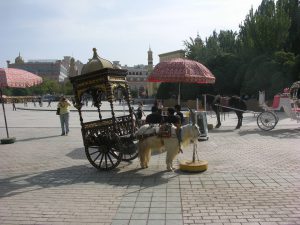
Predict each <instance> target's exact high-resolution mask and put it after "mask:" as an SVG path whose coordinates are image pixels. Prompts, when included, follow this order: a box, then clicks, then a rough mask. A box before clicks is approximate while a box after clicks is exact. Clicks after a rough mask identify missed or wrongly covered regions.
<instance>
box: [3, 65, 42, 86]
mask: <svg viewBox="0 0 300 225" xmlns="http://www.w3.org/2000/svg"><path fill="white" fill-rule="evenodd" d="M42 82H43V79H42V78H41V77H39V76H37V75H35V74H33V73H30V72H28V71H25V70H20V69H13V68H3V69H2V68H0V88H2V87H12V88H27V87H32V86H34V85H38V84H41V83H42Z"/></svg>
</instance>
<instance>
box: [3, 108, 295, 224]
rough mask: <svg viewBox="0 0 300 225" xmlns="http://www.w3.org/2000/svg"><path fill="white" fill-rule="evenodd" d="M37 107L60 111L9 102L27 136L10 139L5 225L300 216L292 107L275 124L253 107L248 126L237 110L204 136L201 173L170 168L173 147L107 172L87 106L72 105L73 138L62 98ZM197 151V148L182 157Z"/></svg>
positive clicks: (20, 132) (13, 128)
mask: <svg viewBox="0 0 300 225" xmlns="http://www.w3.org/2000/svg"><path fill="white" fill-rule="evenodd" d="M17 107H23V106H22V105H17ZM28 108H32V109H34V107H32V106H28V107H27V109H28ZM36 109H45V110H52V111H38V110H20V109H18V110H17V111H12V107H11V105H6V110H7V119H8V125H9V132H10V135H11V136H14V137H16V138H17V142H16V143H14V144H10V145H0V224H1V225H9V224H39V225H42V224H45V225H46V224H53V225H62V224H64V225H90V224H95V225H96V224H97V225H110V224H111V225H190V224H191V225H192V224H248V225H250V224H251V225H259V224H260V225H267V224H270V225H271V224H300V147H299V146H300V123H298V124H297V123H296V121H291V120H290V119H289V118H285V117H284V115H283V114H282V113H280V121H279V123H278V124H277V126H276V127H275V129H274V130H272V131H268V132H265V131H261V130H260V129H259V128H258V127H257V125H256V118H255V117H254V116H253V115H252V114H246V115H245V118H244V123H243V127H242V128H241V129H240V130H235V129H234V128H235V126H236V123H237V120H236V116H235V115H233V114H229V115H225V121H223V125H222V127H221V128H219V129H213V130H211V131H210V132H209V140H208V141H203V142H198V144H197V149H198V157H199V158H200V159H202V160H207V161H208V170H207V171H205V172H202V173H194V174H193V173H185V172H181V171H179V170H176V171H175V172H168V171H166V165H165V154H160V155H153V156H152V159H151V163H150V166H149V168H148V169H140V167H139V163H138V160H137V159H136V160H133V161H132V162H130V163H128V162H122V163H121V164H120V165H119V166H118V167H117V168H116V169H115V170H112V171H108V172H101V171H97V170H96V169H94V168H93V167H92V166H91V165H90V164H89V162H88V160H87V159H86V156H85V153H84V148H83V142H82V137H81V131H80V123H79V118H78V113H76V112H71V121H70V127H71V129H70V134H69V136H60V133H61V131H60V122H59V118H58V116H56V115H55V109H56V107H55V104H53V105H52V108H50V107H46V106H44V107H43V108H39V107H37V108H36ZM118 109H120V110H121V109H122V106H120V107H119V108H118ZM87 110H88V108H87ZM0 111H1V112H0V137H1V138H4V137H6V132H5V128H4V121H3V112H2V110H0ZM84 113H85V116H87V117H88V118H90V119H93V118H97V117H96V114H95V112H84ZM118 113H122V112H121V111H120V112H118ZM208 122H209V123H213V124H215V117H212V116H211V115H210V114H208ZM191 158H192V146H190V147H189V148H185V149H184V153H183V154H180V155H179V156H178V158H177V159H176V161H175V164H176V165H177V164H178V162H179V160H183V159H191ZM177 167H178V165H177Z"/></svg>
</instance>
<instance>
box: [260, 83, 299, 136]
mask: <svg viewBox="0 0 300 225" xmlns="http://www.w3.org/2000/svg"><path fill="white" fill-rule="evenodd" d="M259 96H260V98H259V103H260V106H261V107H262V108H263V109H264V112H262V113H260V114H259V115H258V116H257V125H258V127H259V128H260V129H262V130H265V131H269V130H272V129H274V128H275V126H276V125H277V123H278V121H279V117H278V115H277V114H276V110H280V109H282V110H284V112H285V114H286V115H287V117H289V118H291V119H293V120H296V121H297V122H300V81H297V82H295V83H293V84H292V86H291V87H290V88H287V89H285V91H284V93H281V94H279V95H276V96H274V99H273V105H272V107H268V106H267V105H266V104H265V101H264V93H263V92H260V94H259Z"/></svg>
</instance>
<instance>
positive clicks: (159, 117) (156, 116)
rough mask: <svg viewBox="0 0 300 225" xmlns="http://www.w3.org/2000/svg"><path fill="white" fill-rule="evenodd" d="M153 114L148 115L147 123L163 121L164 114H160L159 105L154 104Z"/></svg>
mask: <svg viewBox="0 0 300 225" xmlns="http://www.w3.org/2000/svg"><path fill="white" fill-rule="evenodd" d="M151 112H152V113H151V114H149V115H148V116H147V117H146V123H162V120H163V119H162V115H161V114H159V112H158V108H157V106H152V108H151Z"/></svg>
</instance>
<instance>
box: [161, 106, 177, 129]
mask: <svg viewBox="0 0 300 225" xmlns="http://www.w3.org/2000/svg"><path fill="white" fill-rule="evenodd" d="M167 111H168V116H167V117H166V118H165V120H164V122H165V123H172V124H174V125H175V126H176V127H177V125H180V117H179V116H176V115H174V114H175V109H174V108H168V110H167Z"/></svg>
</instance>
